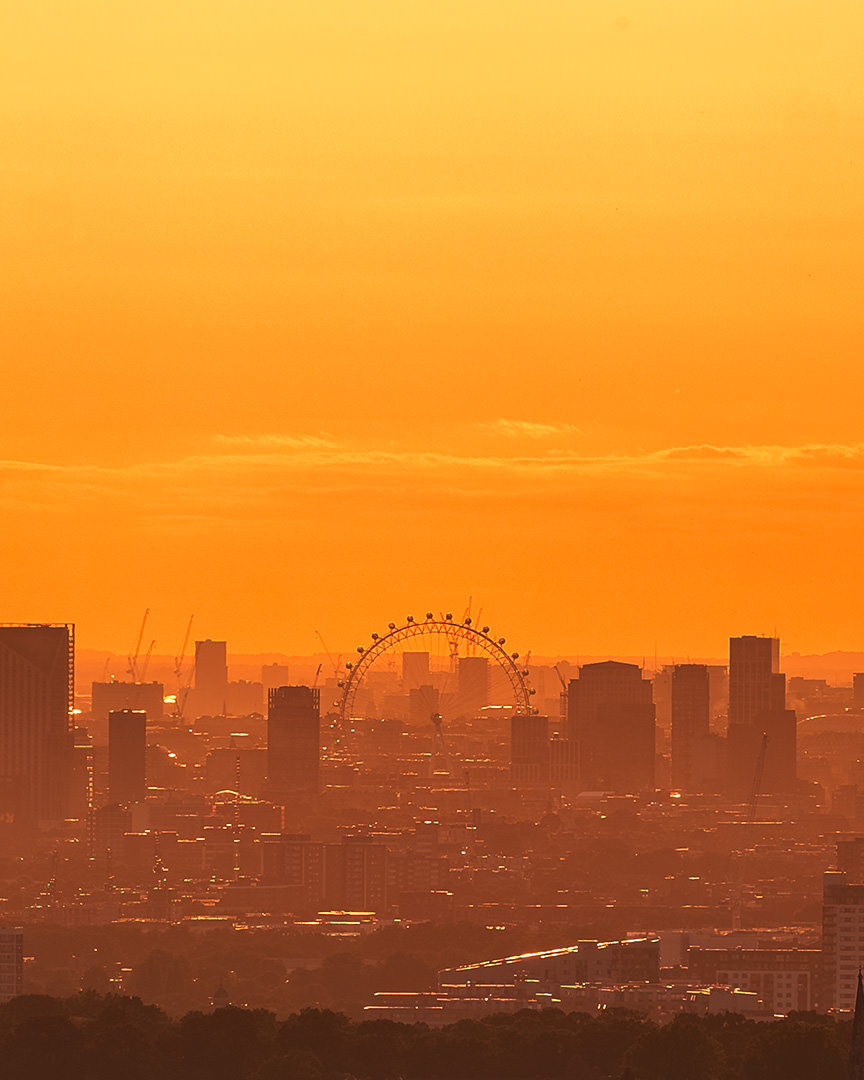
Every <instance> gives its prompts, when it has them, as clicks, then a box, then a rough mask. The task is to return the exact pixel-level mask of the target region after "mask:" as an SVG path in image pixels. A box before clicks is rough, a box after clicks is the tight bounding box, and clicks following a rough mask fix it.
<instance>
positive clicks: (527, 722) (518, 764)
mask: <svg viewBox="0 0 864 1080" xmlns="http://www.w3.org/2000/svg"><path fill="white" fill-rule="evenodd" d="M510 780H511V782H512V783H513V786H514V787H545V786H547V785H548V784H549V717H548V716H533V715H530V714H524V713H521V714H519V713H517V714H516V715H515V716H513V717H511V719H510Z"/></svg>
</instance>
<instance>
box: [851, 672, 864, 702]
mask: <svg viewBox="0 0 864 1080" xmlns="http://www.w3.org/2000/svg"><path fill="white" fill-rule="evenodd" d="M852 704H853V705H854V706H855V708H856V709H864V671H856V672H855V674H854V675H853V676H852Z"/></svg>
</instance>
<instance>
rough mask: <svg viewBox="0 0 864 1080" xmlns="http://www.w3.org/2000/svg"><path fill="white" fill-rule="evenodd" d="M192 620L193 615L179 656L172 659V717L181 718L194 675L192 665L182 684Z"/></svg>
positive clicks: (187, 626)
mask: <svg viewBox="0 0 864 1080" xmlns="http://www.w3.org/2000/svg"><path fill="white" fill-rule="evenodd" d="M194 618H195V616H194V615H190V616H189V622H188V623H187V624H186V636H185V637H184V638H183V645H182V647H181V649H180V655H179V656H175V657H174V677H175V678H176V680H177V698H176V701H175V702H174V715H175V716H178V717H182V716H183V710H184V709H185V708H186V699H187V698H188V696H189V686H190V684H191V682H192V676H193V674H194V673H195V665H194V664H193V665H192V667H191V669H190V671H189V676H188V678H187V679H186V681H185V683H184V681H183V661H184V660H185V659H186V647H187V646H188V644H189V635H190V634H191V633H192V620H193V619H194Z"/></svg>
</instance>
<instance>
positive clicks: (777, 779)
mask: <svg viewBox="0 0 864 1080" xmlns="http://www.w3.org/2000/svg"><path fill="white" fill-rule="evenodd" d="M764 736H767V740H768V741H767V744H766V750H765V762H764V767H763V769H762V773H761V781H760V787H761V790H762V791H764V792H783V791H789V790H790V789H791V788H792V787H793V786H794V784H795V778H796V754H797V731H796V717H795V712H794V710H792V709H787V708H786V676H785V675H783V674H782V673H781V671H780V640H779V638H763V637H754V636H745V637H737V638H730V639H729V730H728V734H727V762H728V770H727V779H728V786H729V791H730V794H732V795H734V796H736V797H740V798H744V797H747V796H748V795H749V793H750V792H751V791H752V788H753V783H754V781H755V778H756V774H757V770H758V763H759V757H760V754H761V751H762V743H763V737H764Z"/></svg>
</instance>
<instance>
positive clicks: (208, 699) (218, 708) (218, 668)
mask: <svg viewBox="0 0 864 1080" xmlns="http://www.w3.org/2000/svg"><path fill="white" fill-rule="evenodd" d="M227 696H228V644H227V642H225V641H210V639H209V638H208V639H207V641H196V642H195V692H194V695H193V700H194V707H195V712H196V713H197V714H198V715H199V716H221V715H223V714H224V712H225V699H226V698H227Z"/></svg>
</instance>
